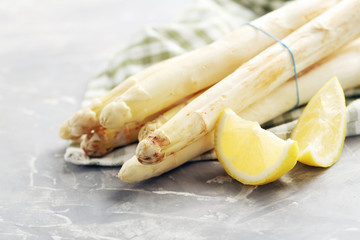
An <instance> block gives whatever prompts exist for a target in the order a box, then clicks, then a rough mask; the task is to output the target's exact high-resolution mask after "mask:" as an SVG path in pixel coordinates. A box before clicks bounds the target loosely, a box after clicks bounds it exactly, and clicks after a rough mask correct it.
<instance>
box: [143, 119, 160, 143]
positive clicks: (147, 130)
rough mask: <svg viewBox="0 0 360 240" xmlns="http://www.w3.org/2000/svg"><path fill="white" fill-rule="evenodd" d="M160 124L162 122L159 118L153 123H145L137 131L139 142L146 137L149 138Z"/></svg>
mask: <svg viewBox="0 0 360 240" xmlns="http://www.w3.org/2000/svg"><path fill="white" fill-rule="evenodd" d="M162 124H163V121H161V116H160V117H159V118H156V119H155V120H153V121H150V122H147V123H145V125H144V126H143V127H142V128H141V129H140V131H139V136H138V139H139V141H142V140H144V139H145V138H146V137H148V136H150V135H151V134H152V133H153V132H154V131H155V130H156V129H158V128H159V127H160V126H161V125H162Z"/></svg>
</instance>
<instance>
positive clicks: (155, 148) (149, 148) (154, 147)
mask: <svg viewBox="0 0 360 240" xmlns="http://www.w3.org/2000/svg"><path fill="white" fill-rule="evenodd" d="M169 144H170V140H169V138H168V137H167V136H166V135H164V134H163V133H162V132H161V131H160V130H159V129H158V130H156V131H155V132H154V134H151V135H149V136H147V137H146V138H145V139H143V140H142V141H140V142H139V144H138V146H137V148H136V157H137V159H138V161H139V162H140V163H141V164H145V165H149V164H155V163H159V162H161V161H163V160H164V158H165V153H164V152H163V151H162V147H164V146H167V145H169Z"/></svg>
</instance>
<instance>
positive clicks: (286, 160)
mask: <svg viewBox="0 0 360 240" xmlns="http://www.w3.org/2000/svg"><path fill="white" fill-rule="evenodd" d="M215 151H216V155H217V157H218V159H219V161H220V163H221V164H222V166H223V167H224V169H225V170H226V172H227V173H228V174H229V175H230V176H232V177H233V178H235V179H237V180H238V181H240V182H242V183H244V184H250V185H260V184H265V183H269V182H272V181H275V180H277V179H278V178H280V177H281V176H282V175H284V174H285V173H287V172H288V171H290V170H291V169H292V168H293V167H294V166H295V164H296V162H297V157H298V152H299V151H298V146H297V143H296V142H295V141H293V140H290V139H289V140H286V141H285V140H282V139H280V138H278V137H277V136H276V135H274V134H273V133H271V132H269V131H266V130H264V129H262V128H261V127H260V125H259V124H258V123H256V122H251V121H247V120H244V119H242V118H240V117H239V116H237V115H236V114H235V112H233V111H232V110H231V109H226V110H225V111H224V112H223V114H222V115H221V116H220V118H219V120H218V122H217V124H216V127H215Z"/></svg>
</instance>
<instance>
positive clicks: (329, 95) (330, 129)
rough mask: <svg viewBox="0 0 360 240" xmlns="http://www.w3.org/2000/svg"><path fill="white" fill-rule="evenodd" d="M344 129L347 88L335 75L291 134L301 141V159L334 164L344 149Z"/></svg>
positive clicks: (318, 164)
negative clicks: (345, 92)
mask: <svg viewBox="0 0 360 240" xmlns="http://www.w3.org/2000/svg"><path fill="white" fill-rule="evenodd" d="M345 131H346V105H345V97H344V91H343V89H342V87H341V85H340V83H339V81H338V79H337V78H336V77H335V78H332V79H331V80H330V81H328V82H327V83H326V84H325V85H324V86H323V87H322V88H321V89H320V90H319V91H318V92H317V93H316V95H315V96H314V97H313V98H312V99H311V100H310V102H309V103H308V105H307V106H306V107H305V109H304V111H303V113H302V114H301V116H300V118H299V120H298V122H297V124H296V126H295V128H294V129H293V131H292V133H291V138H292V139H294V140H295V141H297V142H298V144H299V150H300V154H299V161H300V162H302V163H304V164H307V165H311V166H317V167H329V166H331V165H333V164H334V163H335V162H336V161H337V160H338V159H339V156H340V153H341V150H342V148H343V145H344V141H345Z"/></svg>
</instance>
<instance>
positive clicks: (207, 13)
mask: <svg viewBox="0 0 360 240" xmlns="http://www.w3.org/2000/svg"><path fill="white" fill-rule="evenodd" d="M285 2H286V1H285V0H276V1H269V0H198V1H196V2H195V4H194V5H193V6H192V7H191V8H190V9H189V10H187V11H186V12H184V14H183V15H182V16H181V18H180V20H179V21H178V22H176V23H169V24H163V25H157V26H147V27H145V28H144V29H143V31H141V32H140V33H139V34H138V35H137V36H135V37H134V38H133V40H132V43H131V44H129V45H128V46H127V47H126V48H124V49H123V50H121V51H120V52H119V53H118V54H117V55H116V56H115V57H114V58H113V59H112V60H111V61H110V62H109V64H108V66H107V68H106V69H105V70H104V71H103V72H102V73H101V74H100V75H99V76H98V77H96V78H94V79H92V80H91V82H90V84H89V87H88V89H87V91H86V94H85V99H84V101H83V104H82V105H83V107H85V106H87V105H89V103H90V102H91V101H92V100H93V99H94V98H97V97H100V96H103V95H104V94H106V93H107V92H108V91H109V90H110V89H112V88H113V87H115V86H116V85H118V84H119V83H121V82H122V81H123V80H124V79H126V78H127V77H129V76H131V75H133V74H135V73H137V72H139V71H141V70H143V69H144V68H146V67H148V66H150V65H152V64H155V63H157V62H160V61H162V60H165V59H167V58H170V57H173V56H177V55H180V54H183V53H185V52H188V51H190V50H193V49H196V48H199V47H202V46H204V45H207V44H209V43H211V42H213V41H214V40H216V39H219V38H221V37H222V36H224V35H225V34H227V33H229V32H231V31H232V30H233V29H235V28H237V27H239V26H240V25H242V24H244V23H245V22H248V21H250V20H252V19H254V18H256V17H259V16H261V15H263V14H265V13H267V12H269V11H272V10H274V9H276V8H278V7H280V6H281V5H283V4H284V3H285ZM359 94H360V90H359V89H353V90H352V91H350V92H348V95H347V96H348V97H351V96H355V97H357V96H359ZM301 111H302V108H298V109H296V110H294V111H291V112H288V113H285V114H283V115H281V116H279V117H277V118H275V119H273V120H272V121H270V122H268V123H266V124H264V125H263V127H264V128H270V130H271V131H273V132H274V133H275V134H277V135H279V136H280V137H283V138H287V137H288V136H289V133H290V132H291V129H292V128H293V126H294V124H295V122H294V120H295V119H297V118H298V117H299V115H300V113H301ZM295 121H296V120H295ZM274 126H276V127H274ZM347 133H348V135H355V134H357V133H360V102H359V101H355V102H354V103H352V104H351V105H349V107H348V131H347ZM135 149H136V144H131V145H128V146H125V147H121V148H118V149H117V150H115V151H113V152H111V153H109V154H107V155H106V156H104V157H101V158H89V157H88V156H86V155H85V153H84V152H83V150H82V149H81V148H80V147H79V145H78V144H76V143H72V144H70V146H69V147H68V148H67V150H66V153H65V161H67V162H72V163H74V164H79V165H101V166H119V165H122V164H123V163H124V162H125V161H126V160H128V159H130V158H131V157H132V156H133V155H134V154H135ZM209 159H216V156H215V153H214V151H209V152H207V153H205V154H202V155H201V156H198V157H197V158H195V159H193V160H209Z"/></svg>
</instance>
